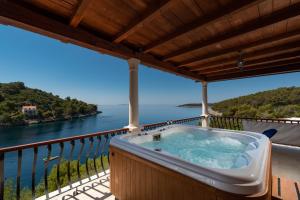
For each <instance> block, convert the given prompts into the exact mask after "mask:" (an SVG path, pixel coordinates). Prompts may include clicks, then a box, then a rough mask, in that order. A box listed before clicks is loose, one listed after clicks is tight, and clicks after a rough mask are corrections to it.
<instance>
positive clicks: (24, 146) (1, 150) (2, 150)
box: [0, 128, 129, 153]
mask: <svg viewBox="0 0 300 200" xmlns="http://www.w3.org/2000/svg"><path fill="white" fill-rule="evenodd" d="M128 130H129V129H128V128H122V129H114V130H109V131H101V132H97V133H90V134H84V135H76V136H71V137H65V138H59V139H53V140H47V141H41V142H34V143H29V144H21V145H16V146H11V147H3V148H0V153H7V152H13V151H18V150H23V149H29V148H34V147H40V146H46V145H49V144H57V143H61V142H69V141H74V140H79V139H85V138H90V137H95V136H101V135H107V134H111V133H117V132H121V131H128Z"/></svg>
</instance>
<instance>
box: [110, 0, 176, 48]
mask: <svg viewBox="0 0 300 200" xmlns="http://www.w3.org/2000/svg"><path fill="white" fill-rule="evenodd" d="M172 1H173V2H174V1H175V0H162V1H161V2H160V3H159V4H153V5H151V6H150V8H148V10H147V11H145V12H143V14H142V15H141V16H140V17H138V18H136V19H135V20H133V21H132V22H131V23H130V24H129V25H128V26H127V27H126V28H125V29H124V30H123V31H121V32H120V33H119V34H118V35H117V36H116V37H115V38H114V39H113V42H114V43H120V42H122V41H123V40H125V39H126V38H127V37H129V36H130V35H131V34H133V33H134V32H136V31H137V30H138V29H139V28H141V27H142V26H143V24H145V23H148V22H150V21H151V20H152V19H154V18H155V17H156V16H157V15H159V14H160V12H161V10H164V9H166V8H168V6H170V3H172Z"/></svg>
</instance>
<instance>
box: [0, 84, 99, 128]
mask: <svg viewBox="0 0 300 200" xmlns="http://www.w3.org/2000/svg"><path fill="white" fill-rule="evenodd" d="M98 113H101V111H98V108H97V105H95V104H88V103H85V102H83V101H80V100H77V99H75V98H70V97H66V98H65V99H62V98H60V97H59V96H58V95H53V94H52V93H48V92H45V91H42V90H39V89H33V88H29V87H26V86H25V84H24V83H23V82H11V83H0V126H13V125H28V124H35V123H46V122H53V121H58V120H68V119H73V118H81V117H86V116H91V115H96V114H98Z"/></svg>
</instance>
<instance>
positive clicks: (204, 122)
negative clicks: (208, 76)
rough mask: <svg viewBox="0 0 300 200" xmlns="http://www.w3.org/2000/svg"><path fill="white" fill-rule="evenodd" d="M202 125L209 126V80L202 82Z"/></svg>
mask: <svg viewBox="0 0 300 200" xmlns="http://www.w3.org/2000/svg"><path fill="white" fill-rule="evenodd" d="M202 116H203V117H204V118H203V120H202V127H208V125H209V123H208V102H207V82H206V81H203V82H202Z"/></svg>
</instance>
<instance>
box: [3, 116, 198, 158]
mask: <svg viewBox="0 0 300 200" xmlns="http://www.w3.org/2000/svg"><path fill="white" fill-rule="evenodd" d="M200 118H201V116H200V117H190V118H184V119H177V120H170V121H173V122H179V121H185V120H194V119H200ZM166 124H167V122H160V123H153V124H146V125H144V127H151V126H158V125H166ZM121 131H129V129H128V128H122V129H115V130H108V131H101V132H97V133H90V134H84V135H76V136H71V137H65V138H59V139H53V140H47V141H41V142H35V143H29V144H21V145H16V146H11V147H3V148H0V153H7V152H13V151H18V150H23V149H29V148H35V147H40V146H46V145H49V144H57V143H61V142H68V141H74V140H79V139H84V138H90V137H95V136H100V135H107V134H111V133H116V132H121Z"/></svg>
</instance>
